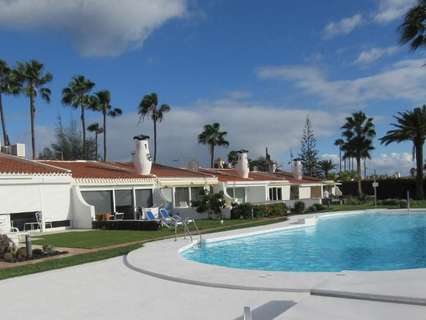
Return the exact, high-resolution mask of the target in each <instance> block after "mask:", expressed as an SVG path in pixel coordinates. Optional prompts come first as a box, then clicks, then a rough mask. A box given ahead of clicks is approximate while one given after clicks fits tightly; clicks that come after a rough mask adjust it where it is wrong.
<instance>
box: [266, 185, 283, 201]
mask: <svg viewBox="0 0 426 320" xmlns="http://www.w3.org/2000/svg"><path fill="white" fill-rule="evenodd" d="M282 199H283V194H282V189H281V188H269V200H270V201H280V200H282Z"/></svg>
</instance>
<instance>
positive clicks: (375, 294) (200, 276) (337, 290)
mask: <svg viewBox="0 0 426 320" xmlns="http://www.w3.org/2000/svg"><path fill="white" fill-rule="evenodd" d="M370 211H371V210H370ZM393 211H394V210H392V212H393ZM405 211H406V210H405ZM356 213H359V212H350V213H336V216H337V215H341V214H356ZM324 215H329V214H324ZM313 216H314V215H312V214H309V215H300V216H293V217H291V218H290V219H289V220H288V221H285V222H281V223H277V224H273V225H267V226H260V227H254V228H247V229H244V230H241V229H240V230H233V231H226V232H220V233H215V234H207V235H203V239H206V240H211V239H216V238H227V237H233V236H238V235H241V234H252V233H263V232H268V231H270V230H275V229H280V228H287V227H290V228H293V227H300V226H303V224H302V223H301V219H305V218H307V219H308V220H309V218H312V217H313ZM188 244H190V241H189V240H188V239H186V240H185V239H183V238H178V240H177V241H174V240H171V239H168V240H162V241H156V242H152V243H148V244H146V245H145V246H144V247H143V248H141V249H138V250H136V251H133V252H131V253H129V254H128V255H127V257H125V264H126V266H128V267H129V268H131V269H132V270H134V271H137V272H140V273H143V274H146V275H150V276H154V277H157V278H161V279H164V280H170V281H175V282H180V283H186V284H194V285H199V286H206V287H214V288H224V289H236V290H254V291H275V292H301V293H302V292H306V293H311V294H315V295H321V296H333V297H341V298H356V299H365V300H374V301H384V302H397V303H406V304H417V305H426V289H425V288H424V285H423V284H424V283H425V282H426V269H412V270H398V271H374V272H356V271H349V272H348V271H344V272H337V273H336V272H277V271H257V270H243V269H232V268H226V267H221V266H215V265H209V264H203V263H198V262H194V261H189V260H186V259H184V258H183V257H182V256H181V255H180V253H179V251H180V250H182V248H184V247H186V246H188Z"/></svg>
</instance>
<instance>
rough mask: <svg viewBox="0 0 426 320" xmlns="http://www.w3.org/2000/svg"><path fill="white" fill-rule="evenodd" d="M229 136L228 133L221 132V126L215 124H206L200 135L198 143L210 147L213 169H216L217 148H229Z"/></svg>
mask: <svg viewBox="0 0 426 320" xmlns="http://www.w3.org/2000/svg"><path fill="white" fill-rule="evenodd" d="M227 134H228V133H227V132H226V131H220V124H219V123H217V122H215V123H213V124H206V125H205V126H204V130H203V132H201V133H200V134H199V135H198V143H201V144H206V145H208V146H209V153H210V167H211V168H213V167H214V151H215V147H227V146H229V142H228V141H226V139H225V137H226V135H227Z"/></svg>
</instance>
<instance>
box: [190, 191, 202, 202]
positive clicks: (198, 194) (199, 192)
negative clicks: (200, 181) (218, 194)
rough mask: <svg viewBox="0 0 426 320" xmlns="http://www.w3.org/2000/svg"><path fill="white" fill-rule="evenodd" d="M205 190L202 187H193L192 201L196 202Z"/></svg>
mask: <svg viewBox="0 0 426 320" xmlns="http://www.w3.org/2000/svg"><path fill="white" fill-rule="evenodd" d="M203 191H204V188H202V187H191V202H196V201H199V200H200V199H201V193H202V192H203Z"/></svg>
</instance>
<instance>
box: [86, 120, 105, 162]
mask: <svg viewBox="0 0 426 320" xmlns="http://www.w3.org/2000/svg"><path fill="white" fill-rule="evenodd" d="M87 130H88V131H89V132H93V133H94V134H95V148H96V151H95V155H96V156H95V157H96V158H95V159H96V160H98V135H100V134H102V133H104V132H105V131H104V128H102V127H100V126H99V123H97V122H95V123H92V124H91V125H89V126H88V127H87Z"/></svg>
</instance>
